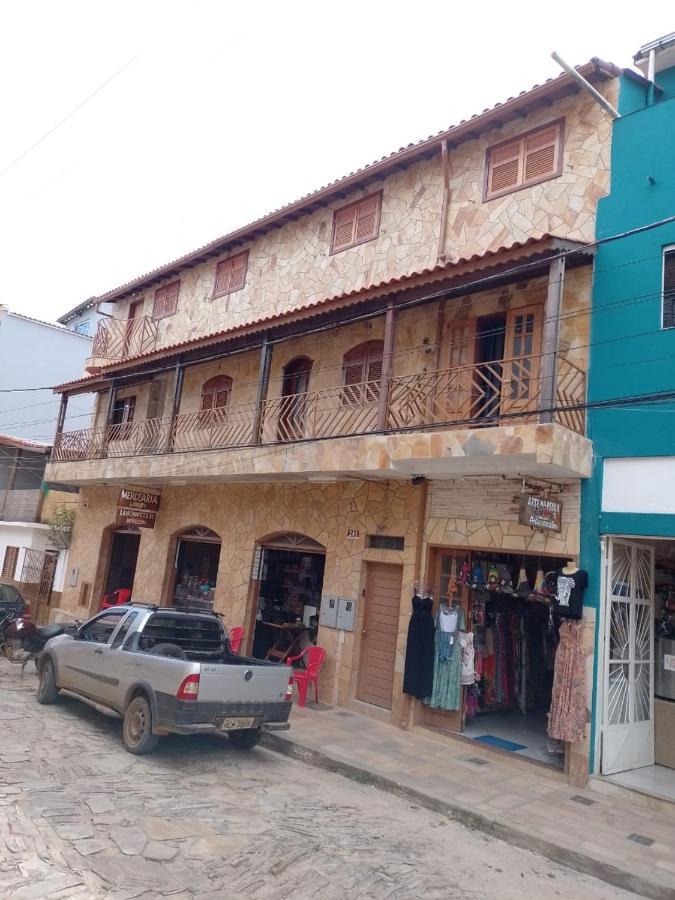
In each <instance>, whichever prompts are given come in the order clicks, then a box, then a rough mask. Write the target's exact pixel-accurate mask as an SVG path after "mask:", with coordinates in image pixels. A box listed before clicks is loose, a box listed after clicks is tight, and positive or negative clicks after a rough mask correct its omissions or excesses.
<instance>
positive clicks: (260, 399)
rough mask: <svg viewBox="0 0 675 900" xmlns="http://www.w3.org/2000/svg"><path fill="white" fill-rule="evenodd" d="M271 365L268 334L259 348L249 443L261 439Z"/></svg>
mask: <svg viewBox="0 0 675 900" xmlns="http://www.w3.org/2000/svg"><path fill="white" fill-rule="evenodd" d="M271 365H272V344H271V343H270V339H269V336H268V335H265V337H264V338H263V343H262V347H261V348H260V370H259V374H258V391H257V394H256V398H255V416H254V418H253V429H252V431H251V443H252V444H259V443H260V441H261V440H262V430H263V425H264V423H263V408H264V405H265V401H266V400H267V389H268V388H269V384H270V367H271Z"/></svg>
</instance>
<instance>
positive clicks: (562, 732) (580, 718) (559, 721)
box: [548, 619, 586, 742]
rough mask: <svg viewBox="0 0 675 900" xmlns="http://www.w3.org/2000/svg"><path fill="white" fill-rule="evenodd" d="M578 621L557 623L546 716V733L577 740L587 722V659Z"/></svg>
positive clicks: (560, 738) (579, 738) (563, 739)
mask: <svg viewBox="0 0 675 900" xmlns="http://www.w3.org/2000/svg"><path fill="white" fill-rule="evenodd" d="M581 629H582V625H581V622H577V621H574V620H573V619H568V620H566V621H564V622H561V624H560V643H559V644H558V650H557V651H556V655H555V669H554V675H553V697H552V699H551V711H550V713H549V718H548V734H549V737H552V738H555V739H556V740H559V741H572V742H574V741H580V740H581V739H582V738H583V736H584V726H585V725H586V677H585V676H586V660H585V658H584V649H583V646H582V643H581Z"/></svg>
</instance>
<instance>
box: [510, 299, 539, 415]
mask: <svg viewBox="0 0 675 900" xmlns="http://www.w3.org/2000/svg"><path fill="white" fill-rule="evenodd" d="M543 313H544V309H543V307H542V306H525V307H523V308H522V309H512V310H510V311H509V314H508V316H507V319H506V343H505V347H504V366H503V374H502V403H501V412H502V413H511V414H513V413H522V412H536V411H537V410H538V408H539V397H540V394H541V379H540V377H539V376H540V366H541V356H540V354H541V328H542V319H543Z"/></svg>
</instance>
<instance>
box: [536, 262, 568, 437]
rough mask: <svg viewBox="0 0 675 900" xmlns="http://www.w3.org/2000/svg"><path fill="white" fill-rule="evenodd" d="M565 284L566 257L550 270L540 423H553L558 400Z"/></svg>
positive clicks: (546, 304) (542, 361) (541, 374)
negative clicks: (560, 339)
mask: <svg viewBox="0 0 675 900" xmlns="http://www.w3.org/2000/svg"><path fill="white" fill-rule="evenodd" d="M564 284H565V257H564V256H559V257H557V258H556V259H554V260H553V262H552V263H551V265H550V267H549V270H548V291H547V293H546V303H545V304H544V328H543V334H542V348H541V349H542V357H541V373H540V377H541V399H540V409H541V410H542V412H541V413H540V416H539V418H540V421H542V422H552V421H553V413H552V412H550V410H551V409H552V407H553V405H554V403H555V399H556V389H555V383H556V355H557V352H558V328H559V323H560V310H561V307H562V297H563V288H564Z"/></svg>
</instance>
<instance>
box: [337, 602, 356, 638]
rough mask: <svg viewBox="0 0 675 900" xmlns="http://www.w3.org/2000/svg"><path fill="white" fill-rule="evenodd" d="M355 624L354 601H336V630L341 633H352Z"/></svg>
mask: <svg viewBox="0 0 675 900" xmlns="http://www.w3.org/2000/svg"><path fill="white" fill-rule="evenodd" d="M355 623H356V600H346V599H344V598H340V600H338V610H337V626H336V627H337V628H340V629H342V631H353V630H354V625H355Z"/></svg>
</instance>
